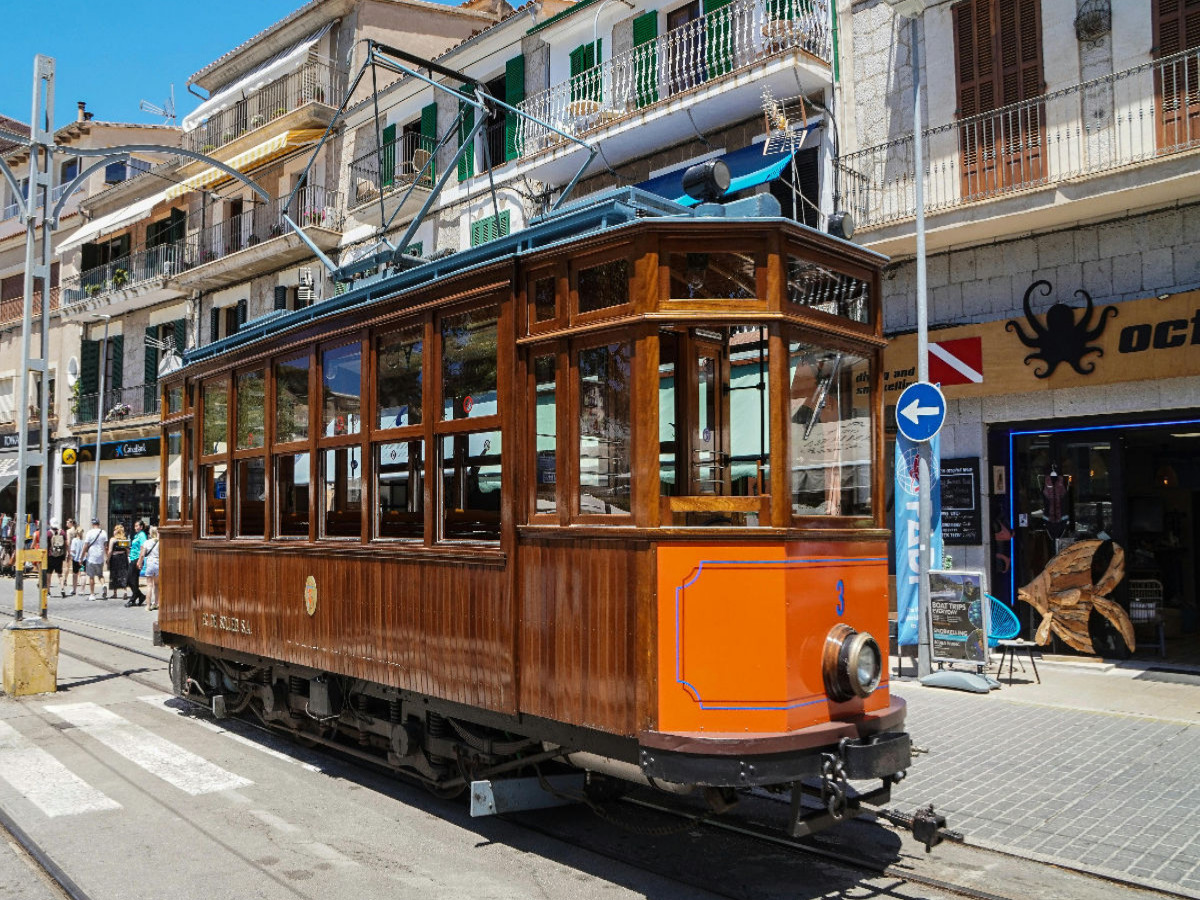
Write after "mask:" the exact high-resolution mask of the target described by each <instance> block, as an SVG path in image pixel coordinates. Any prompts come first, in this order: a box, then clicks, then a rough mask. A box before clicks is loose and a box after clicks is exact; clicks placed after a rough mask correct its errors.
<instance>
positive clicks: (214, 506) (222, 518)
mask: <svg viewBox="0 0 1200 900" xmlns="http://www.w3.org/2000/svg"><path fill="white" fill-rule="evenodd" d="M228 476H229V468H228V466H226V465H225V464H224V463H219V464H218V465H215V466H201V467H200V479H201V483H202V484H203V485H204V496H203V500H204V514H203V516H202V517H201V519H200V524H201V527H202V534H203V536H204V537H222V538H223V537H225V522H226V514H227V512H228V510H229V477H228Z"/></svg>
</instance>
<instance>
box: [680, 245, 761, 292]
mask: <svg viewBox="0 0 1200 900" xmlns="http://www.w3.org/2000/svg"><path fill="white" fill-rule="evenodd" d="M667 263H668V267H669V268H670V271H671V297H672V298H674V299H677V300H756V299H758V279H757V260H756V259H755V254H754V253H672V254H670V255H669V256H668V259H667Z"/></svg>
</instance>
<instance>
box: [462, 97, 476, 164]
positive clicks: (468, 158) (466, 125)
mask: <svg viewBox="0 0 1200 900" xmlns="http://www.w3.org/2000/svg"><path fill="white" fill-rule="evenodd" d="M463 87H464V88H465V87H466V85H463ZM474 127H475V107H473V106H470V105H468V104H466V103H464V102H463V101H462V100H459V101H458V146H459V147H461V146H462V145H463V143H464V142H465V141H466V139H467V136H468V135H470V133H471V129H472V128H474ZM474 174H475V148H474V147H468V148H467V149H466V151H465V152H464V153H463V155H462V156H460V157H459V158H458V180H459V181H466V180H467V179H468V178H470V177H471V176H472V175H474Z"/></svg>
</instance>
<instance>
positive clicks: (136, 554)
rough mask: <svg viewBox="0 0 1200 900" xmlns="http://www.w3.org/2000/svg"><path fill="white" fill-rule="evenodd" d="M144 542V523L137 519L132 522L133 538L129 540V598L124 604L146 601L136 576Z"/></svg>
mask: <svg viewBox="0 0 1200 900" xmlns="http://www.w3.org/2000/svg"><path fill="white" fill-rule="evenodd" d="M145 543H146V523H145V522H143V521H142V520H141V519H138V520H137V521H136V522H134V523H133V540H132V541H130V542H129V578H128V580H127V582H126V583H127V584H128V585H129V590H130V594H129V599H128V600H126V601H125V605H126V606H141V605H143V604H144V603H145V602H146V595H145V594H143V593H142V589H141V586H140V585H139V584H138V576H139V575H140V574H141V562H140V560H141V555H142V547H143V545H144V544H145Z"/></svg>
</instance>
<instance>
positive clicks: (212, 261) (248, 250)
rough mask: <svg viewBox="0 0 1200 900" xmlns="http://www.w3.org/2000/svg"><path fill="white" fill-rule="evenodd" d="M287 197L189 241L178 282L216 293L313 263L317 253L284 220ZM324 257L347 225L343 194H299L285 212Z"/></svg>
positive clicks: (311, 189) (318, 190) (317, 191)
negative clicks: (294, 266)
mask: <svg viewBox="0 0 1200 900" xmlns="http://www.w3.org/2000/svg"><path fill="white" fill-rule="evenodd" d="M286 200H287V198H286V197H277V198H275V199H274V200H272V201H271V202H270V203H263V204H261V205H258V206H254V207H251V208H250V209H249V210H247V211H246V212H243V213H241V214H240V215H236V216H232V217H231V218H228V219H226V220H225V221H223V222H218V223H216V224H215V225H211V226H209V227H207V228H203V229H200V230H198V231H194V232H192V233H191V234H189V235H188V236H187V240H186V241H185V242H184V247H183V268H182V270H181V271H180V273H179V275H178V276H176V279H175V281H176V282H177V283H178V285H179V286H180V287H182V288H186V289H188V290H193V289H197V290H206V291H207V290H215V289H217V288H222V287H228V286H229V285H232V284H238V283H240V282H243V281H246V280H247V279H249V278H252V277H254V276H255V275H262V274H264V273H266V272H273V271H275V270H276V269H280V268H283V267H284V266H286V265H289V264H291V263H296V262H300V261H302V260H306V259H310V258H311V257H312V251H311V250H309V248H308V247H307V246H306V245H305V244H304V242H303V241H301V240H300V238H299V237H297V235H296V234H295V232H293V231H292V229H291V228H290V227H289V226H288V225H287V224H286V223H285V222H284V221H283V215H284V212H285V208H284V203H285V201H286ZM286 212H287V214H288V216H289V217H290V218H291V220H292V221H293V222H295V223H296V224H297V225H299V226H300V228H301V229H302V230H303V231H304V234H305V236H307V237H308V238H309V239H310V240H311V241H312V242H313V243H314V244H316V245H317V246H318V247H320V248H321V250H322V251H323V252H326V253H328V252H330V251H332V250H334V249H336V248H337V246H338V243H339V242H340V241H341V236H342V228H343V227H344V225H345V209H344V204H343V202H342V195H341V193H339V192H338V191H329V190H326V189H325V188H322V187H306V188H303V189H301V190H300V191H298V192H297V194H296V197H295V199H293V200H292V203H291V205H290V206H288V207H287V208H286Z"/></svg>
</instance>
